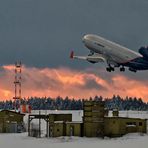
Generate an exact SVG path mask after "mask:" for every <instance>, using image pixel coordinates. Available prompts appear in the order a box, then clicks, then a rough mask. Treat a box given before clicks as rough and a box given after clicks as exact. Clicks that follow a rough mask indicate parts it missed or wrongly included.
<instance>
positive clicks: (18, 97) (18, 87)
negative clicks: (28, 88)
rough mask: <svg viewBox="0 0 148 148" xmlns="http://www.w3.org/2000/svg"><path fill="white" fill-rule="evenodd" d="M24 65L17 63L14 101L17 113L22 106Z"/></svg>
mask: <svg viewBox="0 0 148 148" xmlns="http://www.w3.org/2000/svg"><path fill="white" fill-rule="evenodd" d="M21 74H22V63H21V62H16V63H15V80H14V97H13V99H14V100H15V101H14V102H15V111H16V110H17V109H18V108H19V106H20V104H21V98H22V96H21V94H22V88H21V87H22V84H21V81H22V77H21ZM17 100H18V102H19V103H18V105H17Z"/></svg>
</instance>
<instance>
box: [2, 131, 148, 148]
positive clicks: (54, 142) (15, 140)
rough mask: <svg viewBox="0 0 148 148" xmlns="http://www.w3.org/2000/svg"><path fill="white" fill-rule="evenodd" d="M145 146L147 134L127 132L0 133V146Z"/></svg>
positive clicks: (73, 147)
mask: <svg viewBox="0 0 148 148" xmlns="http://www.w3.org/2000/svg"><path fill="white" fill-rule="evenodd" d="M29 147H30V148H147V147H148V135H143V136H140V135H139V134H129V135H126V136H124V137H121V138H113V139H109V138H105V139H99V138H85V137H84V138H80V137H72V138H69V137H64V138H63V137H59V138H49V139H47V138H40V139H39V138H32V137H27V134H26V133H23V134H0V148H29Z"/></svg>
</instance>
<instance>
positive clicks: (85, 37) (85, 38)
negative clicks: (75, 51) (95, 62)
mask: <svg viewBox="0 0 148 148" xmlns="http://www.w3.org/2000/svg"><path fill="white" fill-rule="evenodd" d="M88 39H89V35H84V37H83V38H82V41H83V42H84V43H85V41H86V40H88Z"/></svg>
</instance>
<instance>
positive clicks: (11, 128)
mask: <svg viewBox="0 0 148 148" xmlns="http://www.w3.org/2000/svg"><path fill="white" fill-rule="evenodd" d="M23 117H24V114H20V113H17V112H14V111H10V110H2V111H0V133H18V132H22V131H23Z"/></svg>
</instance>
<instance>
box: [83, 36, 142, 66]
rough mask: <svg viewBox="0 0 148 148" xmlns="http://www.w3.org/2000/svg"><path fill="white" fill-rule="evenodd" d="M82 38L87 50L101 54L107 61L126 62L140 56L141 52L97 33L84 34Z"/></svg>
mask: <svg viewBox="0 0 148 148" xmlns="http://www.w3.org/2000/svg"><path fill="white" fill-rule="evenodd" d="M82 40H83V42H84V44H85V46H86V47H87V48H88V49H89V50H91V51H93V52H95V53H99V54H102V55H103V57H104V58H105V59H107V61H108V62H116V63H119V64H120V63H126V62H128V61H131V60H133V59H136V58H138V57H142V55H141V54H139V53H137V52H135V51H133V50H130V49H128V48H126V47H123V46H121V45H119V44H116V43H114V42H111V41H109V40H106V39H104V38H102V37H99V36H97V35H91V34H89V35H85V36H84V37H83V39H82Z"/></svg>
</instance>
